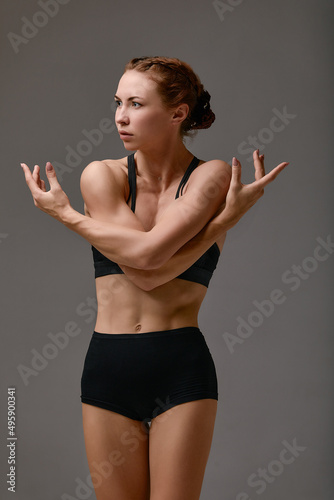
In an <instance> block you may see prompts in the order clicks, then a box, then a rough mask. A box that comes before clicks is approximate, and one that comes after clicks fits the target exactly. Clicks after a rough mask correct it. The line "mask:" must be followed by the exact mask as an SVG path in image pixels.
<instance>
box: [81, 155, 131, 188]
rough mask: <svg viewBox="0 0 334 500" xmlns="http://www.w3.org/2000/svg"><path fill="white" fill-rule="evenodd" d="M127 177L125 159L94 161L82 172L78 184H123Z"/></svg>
mask: <svg viewBox="0 0 334 500" xmlns="http://www.w3.org/2000/svg"><path fill="white" fill-rule="evenodd" d="M126 177H127V164H126V159H125V161H124V158H121V159H119V160H94V161H92V162H91V163H89V164H88V165H87V166H86V167H85V168H84V169H83V171H82V173H81V177H80V183H81V184H82V183H83V184H90V183H91V182H94V183H98V184H103V183H105V182H106V183H110V182H120V181H121V182H122V181H123V182H124V180H126V179H125V178H126Z"/></svg>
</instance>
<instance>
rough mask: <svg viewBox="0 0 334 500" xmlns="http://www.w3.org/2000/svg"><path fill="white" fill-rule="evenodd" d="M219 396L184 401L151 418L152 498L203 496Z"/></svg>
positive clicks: (180, 499) (191, 499)
mask: <svg viewBox="0 0 334 500" xmlns="http://www.w3.org/2000/svg"><path fill="white" fill-rule="evenodd" d="M216 412H217V400H215V399H200V400H197V401H191V402H188V403H183V404H180V405H177V406H174V407H173V408H171V409H169V410H167V411H166V412H164V413H162V414H161V415H159V416H158V417H156V418H154V419H153V420H152V422H151V429H150V435H149V461H150V482H151V496H150V500H170V499H173V500H185V499H187V500H199V498H200V493H201V488H202V483H203V478H204V473H205V468H206V464H207V460H208V457H209V453H210V448H211V443H212V436H213V431H214V423H215V418H216Z"/></svg>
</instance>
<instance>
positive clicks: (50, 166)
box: [46, 162, 52, 172]
mask: <svg viewBox="0 0 334 500" xmlns="http://www.w3.org/2000/svg"><path fill="white" fill-rule="evenodd" d="M46 170H48V171H49V172H50V170H52V165H51V163H50V162H47V164H46Z"/></svg>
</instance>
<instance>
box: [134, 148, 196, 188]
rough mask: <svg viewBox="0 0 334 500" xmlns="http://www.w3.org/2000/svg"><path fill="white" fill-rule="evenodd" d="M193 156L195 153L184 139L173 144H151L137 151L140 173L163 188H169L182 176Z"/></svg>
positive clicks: (138, 170)
mask: <svg viewBox="0 0 334 500" xmlns="http://www.w3.org/2000/svg"><path fill="white" fill-rule="evenodd" d="M192 158H193V154H192V153H190V152H189V151H188V150H187V148H186V147H185V145H184V144H183V142H182V140H179V141H177V142H176V143H175V144H173V145H172V144H170V143H169V144H165V145H164V146H162V147H157V146H151V147H150V148H147V149H141V150H137V152H136V153H135V160H136V164H137V173H138V175H139V176H142V177H145V178H147V179H148V180H150V181H151V182H157V183H158V184H159V186H160V188H161V189H167V187H168V186H169V185H170V184H171V183H172V182H173V181H174V180H175V179H176V178H179V177H180V176H182V175H183V174H184V172H185V171H186V169H187V167H188V165H189V163H190V161H191V159H192Z"/></svg>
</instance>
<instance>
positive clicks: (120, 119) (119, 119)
mask: <svg viewBox="0 0 334 500" xmlns="http://www.w3.org/2000/svg"><path fill="white" fill-rule="evenodd" d="M115 120H116V123H117V124H119V125H121V124H128V123H129V116H128V113H127V110H126V108H125V107H124V106H119V107H118V108H117V109H116V116H115Z"/></svg>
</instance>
